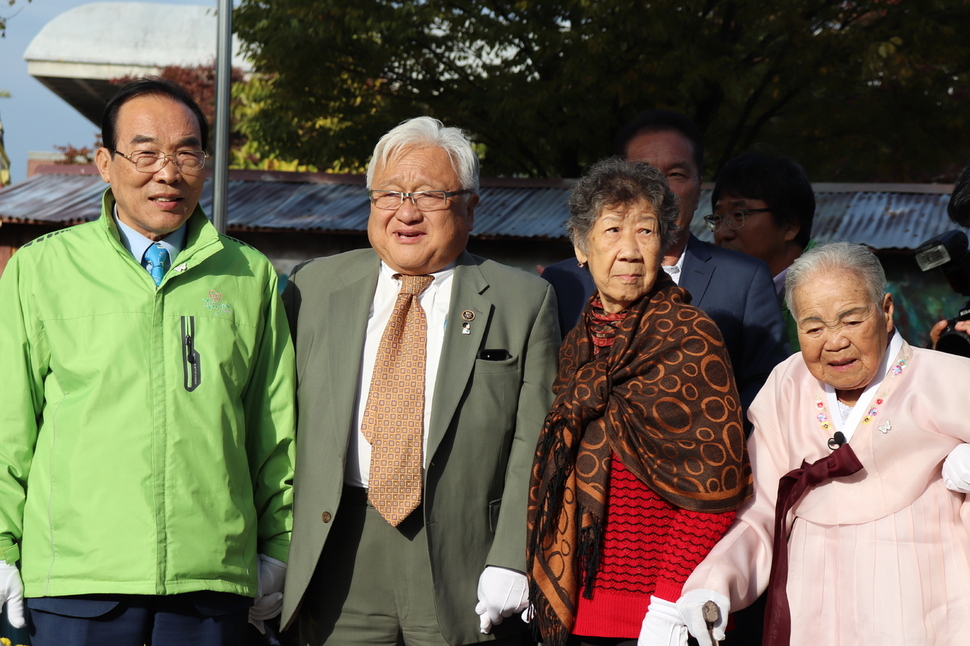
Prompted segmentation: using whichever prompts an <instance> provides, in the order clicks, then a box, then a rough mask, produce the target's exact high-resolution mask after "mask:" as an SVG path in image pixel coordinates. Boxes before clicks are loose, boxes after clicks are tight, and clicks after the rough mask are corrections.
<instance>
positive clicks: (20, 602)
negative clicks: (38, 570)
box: [0, 561, 27, 628]
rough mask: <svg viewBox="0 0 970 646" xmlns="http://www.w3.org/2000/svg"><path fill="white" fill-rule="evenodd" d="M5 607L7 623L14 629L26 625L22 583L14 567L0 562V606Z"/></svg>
mask: <svg viewBox="0 0 970 646" xmlns="http://www.w3.org/2000/svg"><path fill="white" fill-rule="evenodd" d="M4 604H6V606H7V621H9V622H10V625H11V626H13V627H14V628H23V627H24V626H26V625H27V621H26V620H25V619H24V582H23V581H22V580H21V579H20V572H19V571H18V570H17V566H16V565H10V564H9V563H7V562H5V561H0V605H4Z"/></svg>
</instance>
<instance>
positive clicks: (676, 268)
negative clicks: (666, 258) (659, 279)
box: [663, 246, 687, 285]
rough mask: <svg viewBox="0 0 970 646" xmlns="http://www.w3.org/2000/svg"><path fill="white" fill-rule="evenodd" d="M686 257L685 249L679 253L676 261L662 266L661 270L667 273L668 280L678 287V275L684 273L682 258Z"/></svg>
mask: <svg viewBox="0 0 970 646" xmlns="http://www.w3.org/2000/svg"><path fill="white" fill-rule="evenodd" d="M685 255H687V247H686V246H685V247H684V250H683V251H681V252H680V258H678V259H677V262H675V263H674V264H672V265H664V266H663V270H664V271H665V272H667V275H668V276H670V279H671V280H673V281H674V282H675V283H677V284H678V285H679V284H680V274H681V273H682V272H683V271H684V256H685Z"/></svg>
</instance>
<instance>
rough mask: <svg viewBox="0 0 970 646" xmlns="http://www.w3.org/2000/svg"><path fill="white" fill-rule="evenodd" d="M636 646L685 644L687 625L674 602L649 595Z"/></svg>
mask: <svg viewBox="0 0 970 646" xmlns="http://www.w3.org/2000/svg"><path fill="white" fill-rule="evenodd" d="M637 646H687V626H685V625H684V622H683V620H682V619H681V618H680V612H678V611H677V604H676V603H674V602H673V601H667V600H666V599H661V598H660V597H654V596H651V597H650V605H649V606H648V607H647V614H646V615H644V616H643V623H642V624H641V625H640V638H639V639H637Z"/></svg>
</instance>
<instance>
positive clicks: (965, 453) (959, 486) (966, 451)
mask: <svg viewBox="0 0 970 646" xmlns="http://www.w3.org/2000/svg"><path fill="white" fill-rule="evenodd" d="M943 484H945V485H946V488H947V489H949V490H950V491H956V492H959V493H970V444H960V445H959V446H957V447H956V448H955V449H953V450H952V451H950V455H948V456H946V460H943Z"/></svg>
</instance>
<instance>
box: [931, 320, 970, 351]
mask: <svg viewBox="0 0 970 646" xmlns="http://www.w3.org/2000/svg"><path fill="white" fill-rule="evenodd" d="M936 349H937V350H939V351H940V352H947V353H949V354H955V355H958V356H961V357H970V335H967V333H966V332H959V331H957V330H954V329H953V325H952V324H951V325H949V326H947V328H946V329H945V330H943V334H941V335H940V340H939V341H937V342H936Z"/></svg>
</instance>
